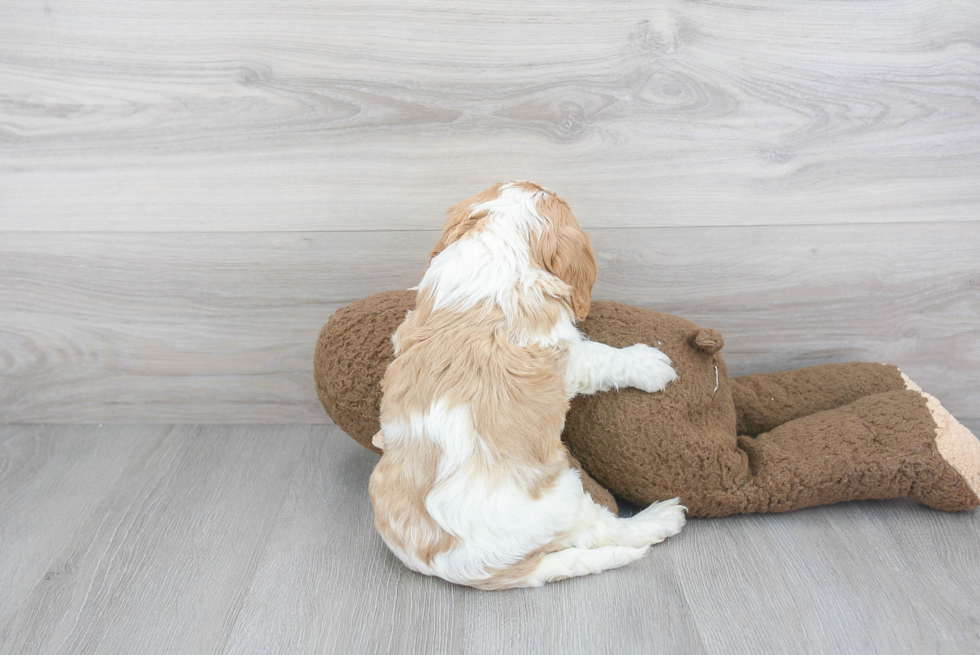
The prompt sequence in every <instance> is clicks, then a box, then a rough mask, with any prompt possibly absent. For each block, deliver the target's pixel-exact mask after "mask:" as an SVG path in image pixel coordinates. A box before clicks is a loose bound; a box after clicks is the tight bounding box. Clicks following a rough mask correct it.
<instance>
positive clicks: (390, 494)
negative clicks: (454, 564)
mask: <svg viewBox="0 0 980 655" xmlns="http://www.w3.org/2000/svg"><path fill="white" fill-rule="evenodd" d="M439 456H440V452H439V448H438V446H436V445H434V444H432V443H431V442H425V443H418V444H414V445H413V447H412V449H411V451H410V452H406V451H405V450H404V449H398V448H393V449H389V450H385V454H384V456H383V457H382V458H381V461H380V462H378V465H377V467H375V469H374V473H373V474H372V475H371V480H370V483H369V485H368V492H369V493H370V495H371V499H372V501H373V502H374V506H375V514H374V524H375V527H376V528H377V530H378V532H380V533H381V534H383V535H384V536H385V539H386V540H387V541H388V543H390V544H392V545H394V546H395V547H397V548H399V549H401V550H403V551H406V550H408V551H413V552H415V553H418V555H419V558H420V559H421V560H423V561H424V562H425V563H426V564H428V563H431V562H432V558H433V557H435V556H436V555H437V554H438V553H441V552H443V551H445V550H448V549H450V548H452V547H453V546H454V545H455V544H456V542H457V540H456V538H455V537H453V536H452V535H450V534H447V533H446V532H445V531H444V530H442V529H441V528H440V527H439V526H438V525H436V522H435V521H433V520H432V517H431V516H429V513H428V512H427V511H426V509H425V497H426V496H427V495H428V494H429V491H431V490H432V486H433V484H434V483H435V479H436V469H437V467H438V465H439ZM395 526H399V529H394V528H395ZM405 526H410V527H407V528H406V527H405ZM406 532H407V533H408V534H411V535H412V537H413V538H412V540H411V543H405V542H404V541H403V540H402V538H401V536H402V535H403V534H405V533H406Z"/></svg>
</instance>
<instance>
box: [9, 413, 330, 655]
mask: <svg viewBox="0 0 980 655" xmlns="http://www.w3.org/2000/svg"><path fill="white" fill-rule="evenodd" d="M126 429H127V428H122V427H119V428H115V431H116V433H117V434H118V433H120V432H123V431H124V430H126ZM130 429H131V430H132V428H130ZM311 430H312V428H309V427H296V428H287V427H281V428H278V429H269V428H261V429H257V428H247V427H240V428H227V427H217V426H213V427H183V428H174V429H172V430H170V431H168V433H167V434H166V436H165V438H164V439H163V440H161V441H160V442H159V443H158V447H156V448H153V449H150V451H149V452H148V453H146V456H145V457H141V458H138V459H137V460H134V461H133V462H132V464H131V465H130V466H129V467H127V469H126V471H125V474H124V475H123V476H122V477H121V478H120V479H119V480H118V481H117V482H116V483H115V484H114V485H113V486H112V489H111V491H110V492H109V493H108V494H107V495H106V496H105V498H104V499H103V500H102V502H101V503H100V504H99V506H98V507H96V508H95V509H94V510H93V511H92V512H91V514H90V515H89V516H88V518H87V519H86V521H85V522H84V524H82V525H81V526H80V527H78V529H76V530H74V531H73V532H72V533H68V534H66V535H65V536H67V537H70V538H69V539H68V540H67V543H66V544H65V546H64V547H63V548H62V549H61V551H60V553H59V554H58V555H57V557H56V558H55V559H54V561H53V562H52V564H51V570H52V571H54V572H56V573H57V575H53V576H46V577H45V578H44V579H42V580H40V581H39V582H38V583H37V584H36V585H35V586H34V588H33V589H32V590H31V591H30V593H29V594H27V595H26V597H25V598H24V599H23V601H22V603H21V604H20V607H19V609H18V610H17V611H16V612H15V613H14V614H13V615H12V617H11V618H10V619H9V620H8V621H7V622H6V625H5V626H3V628H2V630H0V650H2V651H4V652H17V653H34V652H107V653H108V652H112V653H175V652H180V653H205V652H212V650H213V649H215V648H218V647H220V645H221V644H222V643H223V641H224V638H225V637H226V635H227V634H228V630H229V629H230V628H231V626H232V624H233V623H234V619H235V616H236V614H237V612H238V609H239V607H240V599H241V596H242V592H243V591H244V589H246V588H247V585H248V583H249V581H250V580H251V577H252V575H253V572H254V568H255V565H256V563H257V558H258V556H259V555H260V554H261V553H262V547H263V546H264V543H265V541H266V539H267V538H268V534H269V529H270V528H271V527H272V522H273V521H274V520H275V517H276V515H277V513H278V509H279V506H280V504H281V503H282V500H283V497H284V494H285V492H286V488H287V485H288V483H289V480H290V478H291V476H292V471H293V469H294V468H295V467H296V465H297V463H298V460H299V456H300V454H301V453H302V452H303V451H304V449H305V446H306V443H307V442H308V441H309V439H310V436H311ZM153 432H154V431H153V430H150V431H149V434H150V435H152V434H153ZM130 438H132V439H136V440H139V439H141V438H144V439H145V438H147V431H145V430H144V431H143V432H142V433H140V431H138V430H137V431H136V432H135V433H131V437H130Z"/></svg>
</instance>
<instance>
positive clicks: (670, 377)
mask: <svg viewBox="0 0 980 655" xmlns="http://www.w3.org/2000/svg"><path fill="white" fill-rule="evenodd" d="M626 350H627V351H628V352H629V356H630V369H631V370H630V386H631V387H636V388H637V389H641V390H643V391H648V392H650V393H654V392H657V391H663V390H664V389H665V388H666V387H667V385H668V384H669V383H671V382H673V381H674V380H676V379H677V373H676V372H675V371H674V367H673V366H671V362H670V357H668V356H667V355H665V354H664V353H662V352H660V351H659V350H657V349H656V348H653V347H651V346H648V345H646V344H645V343H638V344H636V345H635V346H630V347H629V348H627V349H626Z"/></svg>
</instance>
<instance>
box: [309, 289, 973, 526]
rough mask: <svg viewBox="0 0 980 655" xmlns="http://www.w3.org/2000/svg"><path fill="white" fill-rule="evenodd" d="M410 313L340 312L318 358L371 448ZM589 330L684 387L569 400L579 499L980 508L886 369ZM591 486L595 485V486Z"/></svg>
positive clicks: (748, 507)
mask: <svg viewBox="0 0 980 655" xmlns="http://www.w3.org/2000/svg"><path fill="white" fill-rule="evenodd" d="M414 304H415V294H414V292H411V291H392V292H385V293H380V294H377V295H374V296H370V297H369V298H365V299H363V300H359V301H357V302H355V303H352V304H351V305H348V306H347V307H344V308H342V309H340V310H338V311H337V312H336V313H335V314H334V315H333V316H332V317H331V318H330V320H329V322H328V323H327V324H326V325H325V326H324V327H323V330H322V331H321V333H320V339H319V342H318V343H317V348H316V355H315V358H314V372H315V378H316V384H317V392H318V394H319V396H320V401H321V402H322V403H323V406H324V408H325V409H326V411H327V413H328V414H329V415H330V417H331V418H332V419H333V420H334V422H335V423H336V424H337V425H338V426H340V428H341V429H343V430H344V431H346V432H347V433H348V434H349V435H350V436H352V437H353V438H354V439H355V440H357V441H358V442H359V443H361V444H362V445H363V446H365V447H366V448H369V449H371V450H374V451H375V452H379V451H378V449H377V448H375V447H373V446H372V445H371V438H372V437H373V436H374V435H375V433H377V431H378V430H379V428H380V425H379V422H378V416H379V408H380V401H381V388H380V382H381V378H382V376H383V375H384V371H385V369H386V368H387V366H388V363H389V362H390V361H391V360H392V359H393V357H394V353H393V351H392V345H391V335H392V334H393V333H394V331H395V329H396V328H397V327H398V325H399V324H400V323H401V321H402V320H404V318H405V314H406V312H407V311H408V310H410V309H412V308H413V306H414ZM579 327H580V328H581V330H582V331H583V332H584V333H585V334H586V335H588V337H589V338H590V339H593V340H595V341H601V342H603V343H607V344H609V345H611V346H615V347H625V346H629V345H632V344H634V343H647V344H649V345H651V346H656V347H657V348H659V349H660V350H662V351H663V352H665V353H666V354H667V355H669V356H670V358H671V360H672V361H673V364H674V369H675V370H676V372H677V374H678V380H677V381H675V382H672V383H671V384H669V385H668V386H667V389H666V390H665V391H663V392H662V393H645V392H643V391H639V390H636V389H621V390H619V391H610V392H605V393H598V394H595V395H592V396H580V397H577V398H575V399H574V400H573V401H572V404H571V409H570V411H569V413H568V417H567V420H566V423H565V432H564V435H563V440H564V442H565V444H566V446H567V447H568V449H569V451H570V453H571V454H572V455H573V460H572V461H573V463H576V462H575V461H574V460H575V459H577V460H578V461H579V462H581V467H582V468H583V470H584V472H587V474H586V473H583V476H582V478H583V483H584V484H585V486H586V490H587V491H588V492H589V493H590V494H591V495H592V497H593V498H594V499H595V500H596V501H597V502H599V503H601V504H604V505H606V506H607V507H610V508H611V509H615V501H614V500H613V497H612V496H611V495H610V493H609V492H612V493H613V494H615V495H616V496H618V497H620V498H623V499H625V500H628V501H630V502H633V503H636V504H639V505H647V504H649V503H652V502H654V501H657V500H664V499H667V498H673V497H675V496H680V498H681V502H682V503H683V504H684V505H686V506H687V508H688V513H689V515H691V516H724V515H727V514H736V513H745V512H784V511H789V510H794V509H799V508H802V507H810V506H813V505H824V504H828V503H836V502H841V501H846V500H859V499H872V498H893V497H898V496H908V497H911V498H915V499H917V500H919V501H921V502H922V503H924V504H926V505H928V506H930V507H934V508H937V509H943V510H948V511H961V510H967V509H971V508H973V507H976V506H977V505H978V504H980V498H978V496H980V442H978V441H977V439H976V437H974V436H973V434H972V433H971V432H970V431H969V430H967V429H966V428H965V427H963V426H962V425H960V423H958V422H957V421H956V419H954V418H953V417H952V416H951V415H950V414H949V413H948V412H947V411H946V410H945V409H944V408H943V407H942V405H940V404H939V401H937V400H936V399H935V398H933V397H932V396H930V395H928V394H926V393H922V392H921V390H920V389H919V388H918V387H917V386H916V385H915V384H914V383H913V382H912V381H911V380H909V379H908V378H907V377H906V376H905V375H904V374H903V373H902V372H901V371H900V370H899V369H897V368H896V367H894V366H889V365H886V364H864V363H849V364H827V365H823V366H814V367H810V368H805V369H801V370H797V371H783V372H778V373H761V374H758V375H747V376H744V377H739V378H734V379H732V378H729V377H728V369H727V367H726V366H725V360H724V359H722V357H721V354H720V351H721V348H722V346H723V345H724V341H723V340H722V337H721V335H720V334H718V333H717V332H716V331H714V330H710V329H701V328H698V327H697V326H696V325H694V324H693V323H691V322H690V321H687V320H685V319H683V318H679V317H677V316H671V315H669V314H661V313H658V312H654V311H650V310H646V309H639V308H637V307H631V306H629V305H624V304H620V303H615V302H601V301H594V302H593V303H592V308H591V311H590V313H589V317H588V318H587V319H586V320H585V321H583V322H582V323H581V324H580V326H579ZM590 476H591V477H590Z"/></svg>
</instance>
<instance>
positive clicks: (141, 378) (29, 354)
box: [0, 222, 980, 430]
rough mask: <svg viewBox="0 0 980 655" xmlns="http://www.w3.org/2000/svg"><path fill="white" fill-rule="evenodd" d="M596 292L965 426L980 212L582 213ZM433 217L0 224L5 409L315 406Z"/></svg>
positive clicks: (244, 414)
mask: <svg viewBox="0 0 980 655" xmlns="http://www.w3.org/2000/svg"><path fill="white" fill-rule="evenodd" d="M592 236H593V242H594V244H595V247H596V250H597V256H598V259H599V281H598V283H597V286H596V289H595V297H596V298H599V299H615V300H619V301H623V302H629V303H632V304H636V305H640V306H644V307H650V308H653V309H657V310H660V311H666V312H670V313H675V314H679V315H682V316H686V317H688V318H690V319H692V320H694V321H696V322H698V323H699V324H701V325H704V326H706V327H713V328H716V329H718V330H720V331H721V332H722V333H723V334H724V335H725V337H726V346H725V356H726V360H727V361H728V363H729V366H730V368H731V370H732V372H733V374H743V373H751V372H758V371H764V370H777V369H791V368H799V367H802V366H808V365H811V364H820V363H826V362H839V361H848V360H866V361H885V362H891V363H894V364H896V365H898V366H901V367H902V368H903V369H904V370H906V371H907V372H908V374H909V375H910V376H911V377H912V378H913V379H915V380H916V381H918V382H919V384H921V385H922V386H923V388H925V389H926V390H928V391H930V392H931V393H933V394H934V395H936V396H937V397H938V398H940V400H942V401H943V402H944V404H945V405H946V406H947V407H948V408H949V409H950V411H951V412H953V414H954V415H956V416H958V417H959V418H960V420H962V421H964V423H966V424H967V425H968V426H969V427H971V429H973V430H978V429H980V389H978V388H977V385H976V384H975V379H976V371H977V370H978V367H980V259H978V258H977V256H976V253H977V252H980V223H977V222H969V223H938V224H928V225H927V224H905V225H892V226H888V228H887V229H883V228H882V227H881V226H877V225H850V226H783V227H779V228H775V227H737V228H662V229H646V230H638V229H629V230H596V231H594V232H593V234H592ZM436 239H437V233H436V232H404V233H386V234H374V233H337V234H325V233H298V234H297V233H281V234H241V233H239V234H230V233H229V234H140V233H125V234H60V235H59V234H46V233H13V232H11V233H5V234H2V235H0V307H2V308H3V309H2V310H0V371H2V373H3V374H2V375H0V421H6V422H38V421H56V422H77V421H85V422H93V421H94V422H103V421H116V422H120V421H139V420H144V421H161V422H162V421H178V422H193V421H209V422H236V423H246V422H250V421H252V422H283V423H286V422H309V423H316V422H324V421H327V418H326V415H325V414H324V413H323V411H322V409H321V408H320V406H319V403H318V401H317V399H316V394H315V391H314V386H313V380H312V373H311V370H312V355H313V346H314V343H315V341H316V337H317V334H318V332H319V329H320V326H321V325H322V324H323V323H324V322H326V320H327V318H328V317H329V315H330V314H331V313H332V311H333V310H334V309H336V308H337V307H338V306H341V305H344V304H347V303H349V302H351V301H353V300H355V299H357V298H359V297H362V296H366V295H369V294H371V293H375V292H377V291H382V290H387V289H397V288H407V287H409V286H412V285H414V284H416V283H417V282H418V279H419V278H420V276H421V273H422V269H423V267H424V265H425V262H426V256H427V254H428V251H429V249H430V248H431V246H432V244H433V243H434V242H435V241H436Z"/></svg>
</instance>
